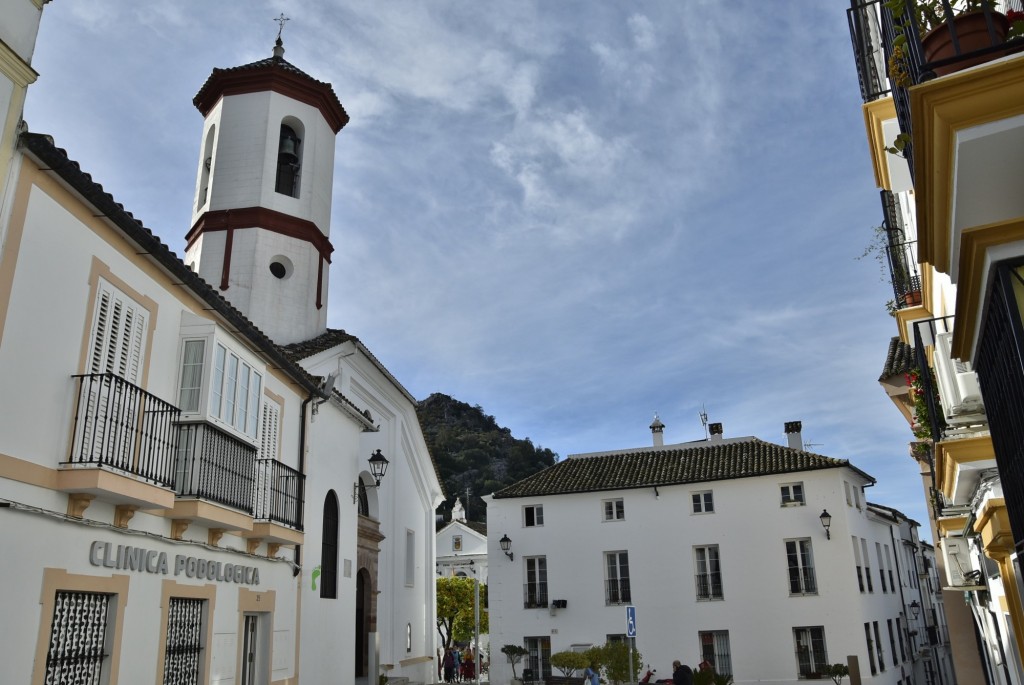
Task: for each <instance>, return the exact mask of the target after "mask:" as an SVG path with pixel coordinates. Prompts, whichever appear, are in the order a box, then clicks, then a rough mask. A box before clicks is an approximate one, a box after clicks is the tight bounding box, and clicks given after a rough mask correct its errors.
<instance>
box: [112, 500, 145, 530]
mask: <svg viewBox="0 0 1024 685" xmlns="http://www.w3.org/2000/svg"><path fill="white" fill-rule="evenodd" d="M138 510H139V508H138V507H136V506H134V505H132V504H119V505H118V506H116V507H114V525H115V526H117V527H118V528H127V527H128V522H129V521H131V520H132V517H133V516H135V512H137V511H138Z"/></svg>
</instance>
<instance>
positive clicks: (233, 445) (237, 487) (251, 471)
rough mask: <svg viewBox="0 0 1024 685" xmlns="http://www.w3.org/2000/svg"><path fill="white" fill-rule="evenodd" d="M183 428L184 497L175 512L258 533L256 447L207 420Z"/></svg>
mask: <svg viewBox="0 0 1024 685" xmlns="http://www.w3.org/2000/svg"><path fill="white" fill-rule="evenodd" d="M178 432H179V434H178V458H177V477H176V479H175V485H176V488H175V490H176V492H177V494H178V500H177V502H176V503H175V505H174V511H173V512H171V516H172V517H173V518H176V519H189V520H195V521H201V522H203V523H205V524H207V525H209V526H212V527H218V528H224V529H226V530H241V531H252V529H253V521H252V517H253V514H254V504H255V499H254V485H255V480H256V447H255V446H254V445H251V444H249V443H247V442H244V441H242V440H240V439H238V438H236V437H234V436H233V435H230V434H228V433H227V432H225V431H223V430H221V429H219V428H217V427H215V426H213V425H210V424H207V423H183V424H180V425H179V426H178ZM271 499H272V498H271Z"/></svg>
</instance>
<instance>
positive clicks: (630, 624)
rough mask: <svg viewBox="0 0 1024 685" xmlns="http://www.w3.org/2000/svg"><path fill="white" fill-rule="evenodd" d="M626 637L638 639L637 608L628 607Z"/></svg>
mask: <svg viewBox="0 0 1024 685" xmlns="http://www.w3.org/2000/svg"><path fill="white" fill-rule="evenodd" d="M626 637H636V607H634V606H628V607H626Z"/></svg>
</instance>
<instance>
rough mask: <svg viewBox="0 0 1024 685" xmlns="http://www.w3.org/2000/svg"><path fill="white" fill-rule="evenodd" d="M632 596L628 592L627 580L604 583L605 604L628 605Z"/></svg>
mask: <svg viewBox="0 0 1024 685" xmlns="http://www.w3.org/2000/svg"><path fill="white" fill-rule="evenodd" d="M631 601H633V595H632V593H631V592H630V590H629V578H619V579H617V580H606V581H604V602H605V604H629V603H630V602H631Z"/></svg>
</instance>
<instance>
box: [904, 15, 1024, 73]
mask: <svg viewBox="0 0 1024 685" xmlns="http://www.w3.org/2000/svg"><path fill="white" fill-rule="evenodd" d="M989 16H990V17H992V30H993V31H994V32H995V41H993V40H992V38H991V37H990V36H989V35H988V26H987V25H986V23H985V13H984V12H983V11H982V10H975V11H973V12H964V13H963V14H958V15H957V16H955V17H953V26H954V28H955V29H956V37H957V40H958V41H959V42H960V54H961V55H967V54H970V53H972V52H974V51H975V50H983V49H985V48H989V47H992V46H993V45H1000V44H1001V43H1003V42H1004V41H1005V40H1006V33H1007V31H1009V30H1010V22H1009V20H1007V18H1006V15H1004V14H1000V13H999V12H990V13H989ZM921 47H922V49H923V50H924V61H925V63H926V64H930V63H932V62H938V61H939V60H943V59H949V58H950V57H953V56H955V55H956V54H957V53H956V51H955V50H954V48H953V37H952V36H951V35H950V32H949V26H948V25H947V24H942V25H940V26H936V27H935V28H933V29H932V30H931V31H929V32H928V33H926V34H924V36H922V37H921ZM1003 55H1004V53H1002V52H991V53H989V54H987V55H978V56H976V57H972V58H970V59H965V60H962V61H959V62H955V63H953V64H946V65H943V66H939V67H933V68H932V71H934V72H935V74H936V75H937V76H945V75H946V74H952V73H954V72H957V71H960V70H961V69H966V68H967V67H973V66H975V65H978V64H983V63H985V62H989V61H991V60H994V59H997V58H999V57H1002V56H1003Z"/></svg>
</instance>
